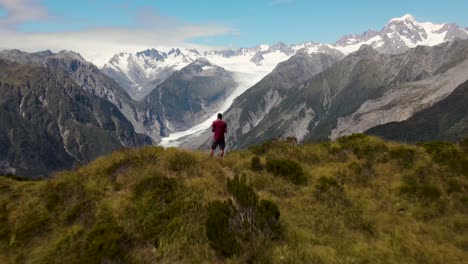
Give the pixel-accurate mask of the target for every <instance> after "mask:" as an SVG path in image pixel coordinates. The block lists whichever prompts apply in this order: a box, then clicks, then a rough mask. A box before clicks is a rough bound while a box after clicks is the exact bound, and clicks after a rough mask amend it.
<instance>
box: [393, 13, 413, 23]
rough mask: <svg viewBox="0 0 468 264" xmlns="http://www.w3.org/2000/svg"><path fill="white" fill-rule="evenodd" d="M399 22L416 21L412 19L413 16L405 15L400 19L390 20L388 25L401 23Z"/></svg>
mask: <svg viewBox="0 0 468 264" xmlns="http://www.w3.org/2000/svg"><path fill="white" fill-rule="evenodd" d="M401 21H416V19H415V18H414V16H413V15H411V14H406V15H404V16H402V17H396V18H392V19H390V21H389V22H388V23H392V22H401Z"/></svg>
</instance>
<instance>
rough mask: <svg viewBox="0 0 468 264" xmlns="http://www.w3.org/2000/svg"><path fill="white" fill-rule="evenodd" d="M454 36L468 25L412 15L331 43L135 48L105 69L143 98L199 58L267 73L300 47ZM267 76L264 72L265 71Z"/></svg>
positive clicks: (329, 48)
mask: <svg viewBox="0 0 468 264" xmlns="http://www.w3.org/2000/svg"><path fill="white" fill-rule="evenodd" d="M455 38H459V39H468V30H467V29H466V28H463V27H460V26H458V25H456V24H454V23H444V24H435V23H431V22H424V23H422V22H418V21H416V20H415V18H414V17H413V16H412V15H409V14H407V15H404V16H402V17H400V18H394V19H391V20H390V21H389V22H388V23H387V24H386V25H385V26H384V27H383V28H382V29H381V30H380V31H376V30H372V29H370V30H367V31H366V32H364V33H362V34H351V35H346V36H343V37H342V38H340V39H339V40H338V41H337V42H336V43H334V44H324V43H315V42H305V43H300V44H291V45H287V44H285V43H282V42H278V43H277V44H274V45H258V46H255V47H253V48H240V49H237V50H232V49H228V50H220V51H206V52H199V51H197V50H195V49H180V48H172V49H170V50H168V51H159V50H156V49H148V50H144V51H140V52H135V53H119V54H116V55H114V56H113V57H112V58H111V59H110V60H109V62H108V63H107V64H105V65H104V66H103V68H102V69H103V71H104V72H105V73H106V74H108V75H109V76H111V77H112V78H114V79H115V80H116V81H117V82H119V83H120V84H121V85H122V86H123V87H124V88H126V90H127V92H128V93H129V94H130V96H132V98H134V99H137V100H138V99H141V98H143V97H144V96H145V95H147V94H149V93H150V92H151V91H152V89H154V88H155V87H156V86H158V85H159V84H160V83H162V81H163V80H164V79H165V78H167V77H168V76H170V74H172V73H173V72H174V71H175V70H179V69H181V68H183V67H185V66H187V65H188V64H190V63H191V62H193V61H195V60H196V59H199V58H205V59H207V60H209V61H210V62H211V63H213V64H215V65H218V66H221V67H223V68H225V69H226V70H229V71H260V72H270V71H271V70H273V68H274V67H275V66H276V65H277V64H278V63H279V62H281V61H285V60H287V59H288V58H289V57H291V56H292V55H294V54H295V53H297V52H298V51H300V50H301V51H302V52H307V53H309V54H314V53H325V54H329V55H334V56H337V54H344V55H348V54H350V53H352V52H354V51H357V50H358V49H359V48H360V47H361V46H362V45H369V46H371V47H372V48H374V49H375V50H377V51H379V52H381V53H389V54H397V53H402V52H405V51H407V50H408V49H410V48H415V47H416V46H418V45H425V46H434V45H438V44H441V43H443V42H446V41H451V40H453V39H455ZM264 75H266V74H265V73H263V76H264Z"/></svg>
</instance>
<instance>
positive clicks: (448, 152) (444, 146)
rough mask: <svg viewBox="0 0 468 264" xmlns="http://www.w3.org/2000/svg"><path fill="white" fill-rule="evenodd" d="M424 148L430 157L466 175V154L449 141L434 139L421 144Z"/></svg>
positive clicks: (467, 159) (467, 162)
mask: <svg viewBox="0 0 468 264" xmlns="http://www.w3.org/2000/svg"><path fill="white" fill-rule="evenodd" d="M423 147H424V149H425V150H426V151H427V152H428V153H430V154H431V155H432V159H433V160H434V161H435V162H437V163H439V164H442V165H445V166H447V167H448V168H450V169H452V170H454V171H457V172H461V173H462V174H464V175H468V156H467V155H466V154H465V153H463V152H462V151H460V150H459V149H457V147H456V146H455V145H454V144H452V143H449V142H444V141H435V142H430V143H424V144H423Z"/></svg>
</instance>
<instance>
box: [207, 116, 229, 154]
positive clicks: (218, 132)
mask: <svg viewBox="0 0 468 264" xmlns="http://www.w3.org/2000/svg"><path fill="white" fill-rule="evenodd" d="M211 131H212V132H213V133H214V136H213V144H211V152H210V156H213V154H214V151H215V149H216V148H217V147H218V146H219V149H220V151H221V152H220V153H219V156H220V157H221V158H222V157H223V156H224V147H225V146H226V142H225V141H224V133H226V132H227V124H226V122H224V121H223V114H221V113H219V114H218V119H217V120H216V121H214V122H213V124H212V125H211Z"/></svg>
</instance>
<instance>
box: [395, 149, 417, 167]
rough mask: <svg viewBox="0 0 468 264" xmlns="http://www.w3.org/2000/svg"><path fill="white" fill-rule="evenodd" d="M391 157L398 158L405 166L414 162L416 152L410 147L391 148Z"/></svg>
mask: <svg viewBox="0 0 468 264" xmlns="http://www.w3.org/2000/svg"><path fill="white" fill-rule="evenodd" d="M390 157H392V158H393V159H396V160H397V161H398V163H399V164H400V165H401V166H403V167H409V166H411V165H412V164H413V162H414V159H415V157H416V152H415V151H414V150H413V149H410V148H404V147H398V148H395V149H392V150H390Z"/></svg>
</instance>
